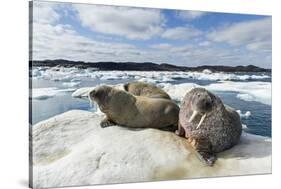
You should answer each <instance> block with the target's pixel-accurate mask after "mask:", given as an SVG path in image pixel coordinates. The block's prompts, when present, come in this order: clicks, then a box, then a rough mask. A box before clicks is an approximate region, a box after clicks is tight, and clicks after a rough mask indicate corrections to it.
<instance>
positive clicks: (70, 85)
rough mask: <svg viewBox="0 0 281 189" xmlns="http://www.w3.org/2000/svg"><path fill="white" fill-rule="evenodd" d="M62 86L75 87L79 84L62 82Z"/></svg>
mask: <svg viewBox="0 0 281 189" xmlns="http://www.w3.org/2000/svg"><path fill="white" fill-rule="evenodd" d="M62 85H63V86H65V87H77V86H78V85H80V82H64V83H62Z"/></svg>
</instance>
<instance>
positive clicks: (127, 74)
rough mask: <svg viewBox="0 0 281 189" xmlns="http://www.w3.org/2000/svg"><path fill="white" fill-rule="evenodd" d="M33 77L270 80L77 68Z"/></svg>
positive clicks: (223, 74) (219, 74) (54, 69)
mask: <svg viewBox="0 0 281 189" xmlns="http://www.w3.org/2000/svg"><path fill="white" fill-rule="evenodd" d="M32 76H33V77H34V78H36V79H46V80H54V81H71V80H72V79H75V78H81V77H90V78H99V79H100V80H121V79H136V80H141V79H143V78H144V79H148V80H149V79H150V80H149V81H150V82H153V83H161V82H162V83H163V82H168V81H169V82H170V81H175V80H178V79H187V78H189V79H197V80H209V81H229V80H232V81H241V80H254V79H255V80H256V79H266V78H270V76H269V75H266V74H263V75H255V74H252V75H249V74H247V73H245V74H241V73H240V74H236V73H226V72H211V71H210V70H203V71H202V72H181V71H177V72H168V71H161V72H157V71H149V72H148V71H98V70H93V69H90V68H89V69H79V68H75V67H71V68H64V67H52V68H48V69H42V68H40V67H34V68H33V69H32Z"/></svg>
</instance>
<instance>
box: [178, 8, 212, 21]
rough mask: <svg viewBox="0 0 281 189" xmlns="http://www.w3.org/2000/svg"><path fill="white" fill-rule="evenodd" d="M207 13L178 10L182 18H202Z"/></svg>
mask: <svg viewBox="0 0 281 189" xmlns="http://www.w3.org/2000/svg"><path fill="white" fill-rule="evenodd" d="M206 14H207V12H202V11H188V10H181V11H177V14H176V15H177V16H178V17H179V18H181V19H185V20H193V19H197V18H200V17H202V16H204V15H206Z"/></svg>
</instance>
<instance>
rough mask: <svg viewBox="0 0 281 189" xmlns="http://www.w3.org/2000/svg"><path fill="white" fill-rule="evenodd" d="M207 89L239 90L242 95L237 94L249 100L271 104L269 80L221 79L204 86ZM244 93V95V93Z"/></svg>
mask: <svg viewBox="0 0 281 189" xmlns="http://www.w3.org/2000/svg"><path fill="white" fill-rule="evenodd" d="M206 88H207V89H209V90H214V91H233V92H240V93H243V94H244V95H242V96H241V95H239V96H237V97H238V98H244V99H243V100H245V99H247V100H250V99H251V101H257V102H261V103H263V104H267V105H271V83H270V82H258V81H256V82H250V83H249V82H233V81H223V82H219V83H213V84H210V85H208V86H206ZM245 94H246V95H245Z"/></svg>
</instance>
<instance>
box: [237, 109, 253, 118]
mask: <svg viewBox="0 0 281 189" xmlns="http://www.w3.org/2000/svg"><path fill="white" fill-rule="evenodd" d="M236 112H237V113H238V114H239V115H240V117H241V118H246V119H248V118H249V117H250V116H251V112H250V111H246V112H245V113H244V114H243V113H242V111H241V110H237V111H236Z"/></svg>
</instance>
